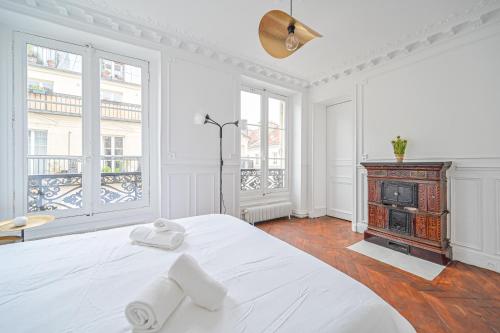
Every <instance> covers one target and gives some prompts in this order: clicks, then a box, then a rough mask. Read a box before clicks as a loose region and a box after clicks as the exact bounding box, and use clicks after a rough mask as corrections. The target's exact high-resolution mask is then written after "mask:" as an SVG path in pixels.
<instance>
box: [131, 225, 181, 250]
mask: <svg viewBox="0 0 500 333" xmlns="http://www.w3.org/2000/svg"><path fill="white" fill-rule="evenodd" d="M130 239H131V240H133V241H135V242H136V243H138V244H140V245H147V246H153V247H159V248H162V249H167V250H175V249H176V248H178V247H179V245H181V244H182V242H183V241H184V234H183V233H182V232H176V231H167V232H156V231H154V230H153V229H151V228H148V227H142V226H141V227H137V228H135V229H134V230H132V231H131V232H130Z"/></svg>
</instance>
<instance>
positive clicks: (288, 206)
mask: <svg viewBox="0 0 500 333" xmlns="http://www.w3.org/2000/svg"><path fill="white" fill-rule="evenodd" d="M291 213H292V203H291V202H280V203H273V204H266V205H260V206H254V207H248V208H245V209H243V210H242V212H241V217H242V218H243V220H245V221H247V222H249V223H252V224H254V223H255V222H261V221H268V220H272V219H276V218H278V217H284V216H288V217H290V215H291Z"/></svg>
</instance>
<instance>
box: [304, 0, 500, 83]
mask: <svg viewBox="0 0 500 333" xmlns="http://www.w3.org/2000/svg"><path fill="white" fill-rule="evenodd" d="M492 3H494V4H498V3H499V1H498V0H490V1H488V0H483V1H481V2H480V3H479V5H477V6H476V7H474V10H469V11H467V12H466V13H467V15H465V16H467V19H465V20H463V21H461V22H460V23H457V24H455V25H453V26H452V27H451V28H448V29H445V30H442V31H439V32H430V31H429V33H428V34H427V35H424V36H423V37H421V38H419V39H415V40H413V41H406V42H401V43H400V45H399V46H396V47H393V48H392V49H387V50H384V51H383V52H381V53H373V54H370V55H369V56H368V57H367V58H366V60H365V61H360V62H358V63H357V64H356V65H350V66H347V67H345V68H343V69H341V70H337V71H333V72H331V73H330V74H327V75H323V76H320V77H318V78H317V79H315V80H312V81H311V82H310V85H311V86H312V87H318V86H321V85H324V84H327V83H328V82H331V81H336V80H339V79H342V78H345V77H348V76H350V75H352V74H354V73H358V72H361V71H364V70H367V69H371V68H373V67H375V66H378V65H381V64H386V63H388V62H390V61H392V60H394V59H400V58H402V57H404V56H408V55H410V54H413V53H415V52H416V51H421V50H424V49H429V48H431V47H434V46H435V45H438V44H441V43H442V42H445V41H448V40H451V39H453V38H456V37H457V36H459V35H465V34H466V33H469V32H471V31H474V30H476V29H478V28H480V27H483V26H485V25H490V24H493V23H499V22H500V5H497V6H496V8H494V9H491V10H490V11H487V12H484V13H481V14H477V11H478V10H479V9H480V8H485V7H486V6H487V5H488V6H491V4H492ZM472 13H474V14H476V15H475V16H474V15H473V14H472ZM443 22H446V21H443Z"/></svg>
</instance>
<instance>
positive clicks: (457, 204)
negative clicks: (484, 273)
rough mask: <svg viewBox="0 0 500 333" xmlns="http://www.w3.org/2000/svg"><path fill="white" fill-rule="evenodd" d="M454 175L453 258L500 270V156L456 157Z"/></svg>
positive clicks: (451, 186)
mask: <svg viewBox="0 0 500 333" xmlns="http://www.w3.org/2000/svg"><path fill="white" fill-rule="evenodd" d="M450 179H451V181H450V194H451V195H450V211H451V213H450V228H449V230H450V232H449V234H450V236H451V246H452V249H453V259H454V260H459V261H463V262H466V263H470V264H474V265H477V266H480V267H484V268H488V269H491V270H495V271H497V272H500V219H499V211H500V159H491V160H489V161H479V160H459V161H456V162H455V168H453V170H452V171H451V172H450Z"/></svg>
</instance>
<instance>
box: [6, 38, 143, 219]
mask: <svg viewBox="0 0 500 333" xmlns="http://www.w3.org/2000/svg"><path fill="white" fill-rule="evenodd" d="M26 44H34V45H37V46H41V47H46V48H50V49H56V50H61V51H64V52H70V53H73V54H77V55H80V56H82V74H81V75H82V103H83V106H82V136H83V138H82V158H81V163H82V189H83V197H82V200H83V206H82V208H72V209H64V210H54V211H47V212H46V213H48V214H51V215H53V216H55V217H56V218H70V217H79V216H80V217H82V216H92V215H94V214H97V213H111V212H118V211H120V212H123V211H124V210H127V209H139V208H151V197H150V159H151V156H150V138H149V117H150V115H149V96H150V95H149V62H148V61H145V60H140V59H136V58H132V57H126V56H122V55H117V54H115V53H111V52H105V51H100V50H96V49H94V48H92V47H89V46H84V45H78V44H74V43H71V42H63V41H59V40H55V39H51V38H45V37H40V36H36V35H31V34H27V33H23V32H15V33H14V40H13V51H14V57H13V58H14V79H13V86H14V89H13V91H14V96H13V98H14V112H13V120H14V126H13V128H14V143H15V145H16V149H15V152H14V165H15V168H14V172H16V171H17V172H19V173H17V172H16V176H15V180H14V212H15V215H26V214H28V213H27V189H28V177H27V172H28V163H27V153H28V139H27V138H28V126H27V125H28V124H27V112H26V99H27V96H26V94H27V67H28V65H27V56H26ZM101 57H102V58H105V59H109V60H114V61H118V62H121V63H127V64H130V65H134V66H137V67H141V76H142V77H141V86H142V90H141V94H142V98H141V101H142V117H141V124H142V130H141V135H142V156H143V158H142V167H141V172H142V174H141V177H142V186H143V196H142V199H141V200H137V201H131V202H124V203H114V204H106V205H104V204H102V203H100V195H99V191H100V183H101V179H100V178H101V173H100V153H101V135H100V112H99V111H100V98H99V96H100V75H99V74H100V67H99V58H101ZM86 138H87V139H86ZM96 138H97V140H96ZM41 213H43V212H36V213H29V214H28V215H31V214H33V215H36V214H41Z"/></svg>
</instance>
